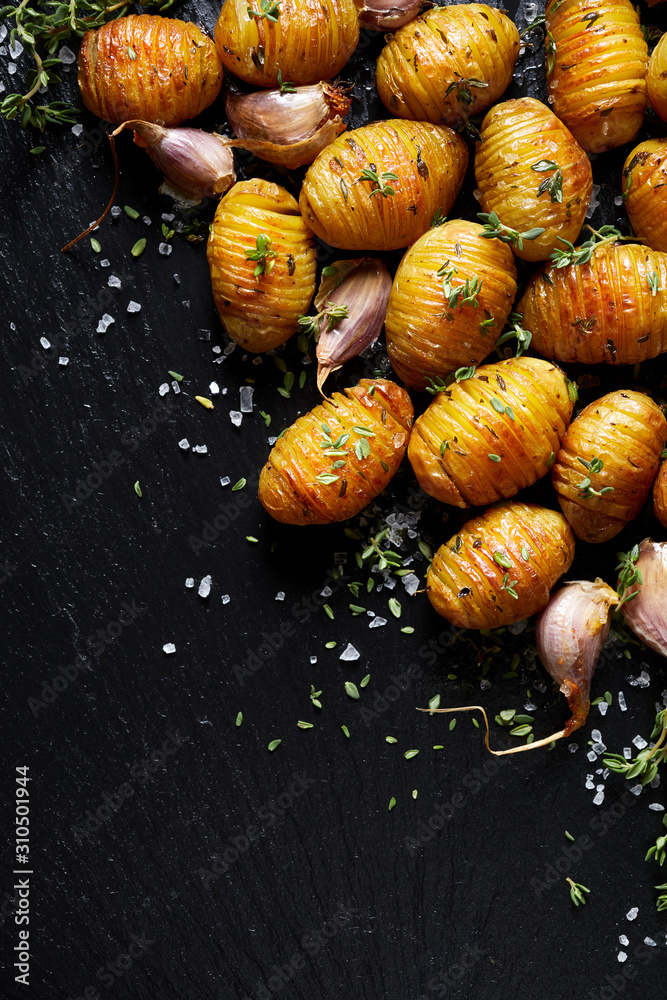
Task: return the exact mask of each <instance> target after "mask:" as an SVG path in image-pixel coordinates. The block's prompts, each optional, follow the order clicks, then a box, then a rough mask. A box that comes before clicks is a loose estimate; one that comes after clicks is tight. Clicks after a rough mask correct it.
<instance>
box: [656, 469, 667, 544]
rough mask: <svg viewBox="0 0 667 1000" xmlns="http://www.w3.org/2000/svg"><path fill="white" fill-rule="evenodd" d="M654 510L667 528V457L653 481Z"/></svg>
mask: <svg viewBox="0 0 667 1000" xmlns="http://www.w3.org/2000/svg"><path fill="white" fill-rule="evenodd" d="M653 511H654V513H655V516H656V517H657V519H658V520H659V521H660V524H661V525H662V526H663V527H664V528H667V459H666V460H665V461H664V462H663V463H662V465H661V466H660V471H659V472H658V475H657V476H656V477H655V481H654V483H653Z"/></svg>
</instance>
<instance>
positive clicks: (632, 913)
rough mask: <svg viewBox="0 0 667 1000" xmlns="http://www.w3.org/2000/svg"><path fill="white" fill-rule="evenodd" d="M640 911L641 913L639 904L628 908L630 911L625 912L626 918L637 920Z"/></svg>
mask: <svg viewBox="0 0 667 1000" xmlns="http://www.w3.org/2000/svg"><path fill="white" fill-rule="evenodd" d="M638 913H639V907H638V906H633V907H632V909H630V910H628V912H627V913H626V914H625V919H626V920H636V919H637V914H638Z"/></svg>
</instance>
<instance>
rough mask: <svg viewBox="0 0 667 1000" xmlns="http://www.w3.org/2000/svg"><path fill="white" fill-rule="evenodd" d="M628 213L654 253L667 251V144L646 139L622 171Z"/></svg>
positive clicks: (636, 148)
mask: <svg viewBox="0 0 667 1000" xmlns="http://www.w3.org/2000/svg"><path fill="white" fill-rule="evenodd" d="M623 198H624V199H625V210H626V212H627V213H628V218H629V219H630V222H631V223H632V228H633V229H634V231H635V233H636V234H637V236H638V237H639V238H640V239H642V240H645V241H646V243H647V245H648V246H650V247H651V249H652V250H660V251H662V252H663V253H664V252H666V251H667V140H665V139H647V140H646V142H640V143H639V145H638V146H635V148H634V149H633V150H632V152H631V153H630V155H629V156H628V158H627V160H626V161H625V165H624V167H623Z"/></svg>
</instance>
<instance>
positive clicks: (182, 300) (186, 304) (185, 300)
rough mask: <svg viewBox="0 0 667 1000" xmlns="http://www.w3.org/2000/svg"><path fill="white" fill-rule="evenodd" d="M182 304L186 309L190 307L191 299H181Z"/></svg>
mask: <svg viewBox="0 0 667 1000" xmlns="http://www.w3.org/2000/svg"><path fill="white" fill-rule="evenodd" d="M181 305H182V306H183V308H184V309H189V308H190V299H181Z"/></svg>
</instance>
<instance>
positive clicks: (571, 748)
mask: <svg viewBox="0 0 667 1000" xmlns="http://www.w3.org/2000/svg"><path fill="white" fill-rule="evenodd" d="M567 749H568V750H569V751H570V753H576V752H577V750H578V749H579V744H578V743H568V745H567Z"/></svg>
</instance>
